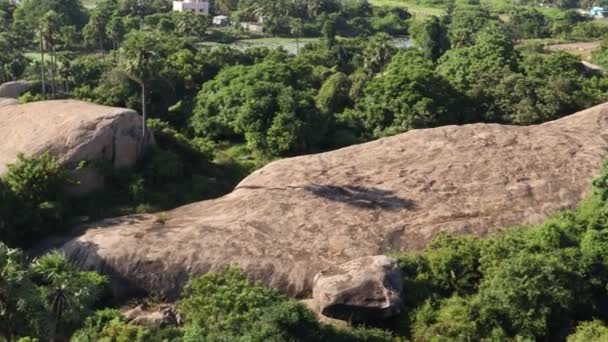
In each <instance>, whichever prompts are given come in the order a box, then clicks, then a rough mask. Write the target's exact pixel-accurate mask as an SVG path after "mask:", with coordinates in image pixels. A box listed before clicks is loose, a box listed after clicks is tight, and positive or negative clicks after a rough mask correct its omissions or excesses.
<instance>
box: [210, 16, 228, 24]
mask: <svg viewBox="0 0 608 342" xmlns="http://www.w3.org/2000/svg"><path fill="white" fill-rule="evenodd" d="M228 24H230V19H229V18H228V17H227V16H225V15H217V16H215V17H213V25H216V26H226V25H228Z"/></svg>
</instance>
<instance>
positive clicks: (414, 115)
mask: <svg viewBox="0 0 608 342" xmlns="http://www.w3.org/2000/svg"><path fill="white" fill-rule="evenodd" d="M460 98H461V96H460V95H458V94H457V93H456V92H455V91H454V89H453V88H452V87H451V86H450V85H449V84H448V82H447V81H446V80H445V79H444V78H442V77H440V76H438V75H437V74H435V72H434V70H433V65H432V64H431V62H430V61H428V60H427V59H426V58H425V57H424V56H423V55H422V54H421V53H420V52H418V51H416V50H413V49H408V50H405V51H402V52H400V53H398V54H397V55H396V56H395V57H394V58H393V60H392V61H391V63H390V64H389V65H388V66H387V68H386V71H385V72H384V73H383V74H382V75H381V76H379V77H376V78H374V79H372V80H371V81H370V82H369V83H368V85H367V86H366V88H365V93H364V96H363V98H361V99H360V100H359V101H358V102H357V103H356V106H355V110H354V111H346V112H345V114H344V116H343V118H342V120H345V121H348V122H351V125H354V126H355V127H359V129H360V130H362V132H361V133H362V134H363V135H364V136H376V137H378V136H384V135H389V134H395V133H399V132H404V131H407V130H410V129H414V128H424V127H433V126H437V125H442V124H447V123H458V122H460V120H461V118H460V116H459V115H458V114H457V113H456V110H457V108H458V106H457V105H456V104H457V103H458V101H459V99H460Z"/></svg>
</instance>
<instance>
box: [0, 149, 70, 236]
mask: <svg viewBox="0 0 608 342" xmlns="http://www.w3.org/2000/svg"><path fill="white" fill-rule="evenodd" d="M66 184H67V180H66V177H65V174H64V172H63V171H62V170H61V169H60V167H59V164H58V163H57V161H56V160H55V159H54V158H53V157H51V156H50V155H42V156H41V157H38V158H25V157H24V156H19V157H18V161H17V162H16V163H14V164H11V165H9V166H8V171H7V173H6V174H5V175H4V177H3V179H2V180H1V181H0V195H1V196H2V197H3V199H7V201H2V202H0V212H3V213H6V214H7V215H6V216H4V215H3V217H2V220H1V221H2V222H3V223H1V222H0V228H2V229H1V230H0V241H4V242H7V243H9V244H10V245H24V244H27V243H29V242H31V239H32V238H37V239H39V238H40V236H41V235H45V234H48V233H50V232H51V231H53V229H56V228H58V227H59V226H60V225H61V223H62V222H63V220H64V212H63V209H62V206H63V203H64V200H63V198H62V193H63V188H64V187H65V186H66Z"/></svg>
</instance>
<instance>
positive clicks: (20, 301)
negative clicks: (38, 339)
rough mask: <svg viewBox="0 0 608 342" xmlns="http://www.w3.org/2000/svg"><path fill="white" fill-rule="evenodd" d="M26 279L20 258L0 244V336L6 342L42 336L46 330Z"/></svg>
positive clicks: (34, 290) (34, 291) (27, 272)
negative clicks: (23, 337) (22, 337)
mask: <svg viewBox="0 0 608 342" xmlns="http://www.w3.org/2000/svg"><path fill="white" fill-rule="evenodd" d="M30 277H31V271H30V270H29V269H28V268H27V266H26V265H25V263H24V257H23V254H22V253H21V252H20V251H19V250H15V249H10V248H8V247H7V246H6V245H5V244H3V243H2V242H0V334H1V335H2V337H3V338H4V339H5V340H6V341H13V340H15V338H16V337H18V336H28V335H42V334H43V333H44V331H45V330H46V328H47V326H46V324H47V323H46V322H45V317H44V308H43V303H42V301H41V298H40V296H39V292H38V289H37V288H36V285H35V284H34V283H33V282H32V280H31V278H30Z"/></svg>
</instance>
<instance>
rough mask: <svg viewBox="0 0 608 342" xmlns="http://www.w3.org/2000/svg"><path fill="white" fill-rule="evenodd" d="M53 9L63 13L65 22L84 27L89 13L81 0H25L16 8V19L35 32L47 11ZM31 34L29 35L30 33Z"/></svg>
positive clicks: (19, 23)
mask: <svg viewBox="0 0 608 342" xmlns="http://www.w3.org/2000/svg"><path fill="white" fill-rule="evenodd" d="M49 11H53V12H55V13H59V14H61V16H62V17H63V20H64V22H63V23H64V24H65V25H68V26H71V25H73V26H76V28H79V29H80V28H82V27H84V25H85V24H86V22H87V15H86V12H85V9H84V8H83V6H82V3H81V2H80V0H23V1H21V2H20V3H19V6H18V7H17V9H16V10H15V14H14V16H15V21H16V22H18V25H24V26H25V27H27V28H28V29H29V30H30V32H34V31H35V28H37V27H38V25H39V22H40V20H41V19H42V18H43V17H44V15H45V14H46V13H48V12H49ZM28 36H29V35H28Z"/></svg>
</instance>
